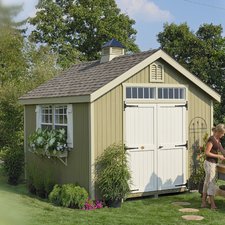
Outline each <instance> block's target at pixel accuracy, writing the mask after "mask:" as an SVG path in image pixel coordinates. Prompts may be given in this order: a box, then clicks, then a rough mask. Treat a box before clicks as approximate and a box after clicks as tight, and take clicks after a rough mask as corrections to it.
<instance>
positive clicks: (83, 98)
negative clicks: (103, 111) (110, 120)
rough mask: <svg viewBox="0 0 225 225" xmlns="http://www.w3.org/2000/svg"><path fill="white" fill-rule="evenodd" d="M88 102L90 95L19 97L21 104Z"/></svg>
mask: <svg viewBox="0 0 225 225" xmlns="http://www.w3.org/2000/svg"><path fill="white" fill-rule="evenodd" d="M82 102H87V103H88V102H90V95H79V96H61V97H42V98H27V99H25V98H20V99H19V103H20V104H21V105H40V104H63V103H65V104H68V103H82Z"/></svg>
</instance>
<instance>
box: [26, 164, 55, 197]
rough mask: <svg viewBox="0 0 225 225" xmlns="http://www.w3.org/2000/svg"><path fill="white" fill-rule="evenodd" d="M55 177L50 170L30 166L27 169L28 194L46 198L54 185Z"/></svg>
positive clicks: (34, 165)
mask: <svg viewBox="0 0 225 225" xmlns="http://www.w3.org/2000/svg"><path fill="white" fill-rule="evenodd" d="M55 183H56V182H55V177H54V175H53V172H52V171H51V169H50V168H48V169H45V168H41V167H40V166H39V165H36V164H32V165H29V166H28V168H27V185H28V189H29V191H30V193H32V194H35V195H37V196H39V197H41V198H47V197H48V195H49V193H50V192H51V191H52V189H53V187H54V185H55Z"/></svg>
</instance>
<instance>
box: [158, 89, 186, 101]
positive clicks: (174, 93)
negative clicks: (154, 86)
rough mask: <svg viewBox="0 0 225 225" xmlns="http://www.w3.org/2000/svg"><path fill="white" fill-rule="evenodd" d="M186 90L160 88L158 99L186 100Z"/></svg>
mask: <svg viewBox="0 0 225 225" xmlns="http://www.w3.org/2000/svg"><path fill="white" fill-rule="evenodd" d="M185 98H186V94H185V88H166V87H165V88H164V87H163V88H158V99H185Z"/></svg>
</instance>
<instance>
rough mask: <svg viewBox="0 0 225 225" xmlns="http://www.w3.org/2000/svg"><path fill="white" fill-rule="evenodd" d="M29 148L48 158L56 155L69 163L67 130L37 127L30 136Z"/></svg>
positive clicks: (65, 162)
mask: <svg viewBox="0 0 225 225" xmlns="http://www.w3.org/2000/svg"><path fill="white" fill-rule="evenodd" d="M28 144H29V150H30V151H31V152H33V153H35V154H37V155H42V156H45V157H47V158H52V157H56V158H58V159H59V160H60V161H61V162H63V163H64V164H65V165H67V157H68V151H69V150H70V149H69V147H68V146H67V143H66V131H65V130H64V129H59V130H42V129H37V131H35V132H34V133H32V134H31V135H30V136H29V140H28Z"/></svg>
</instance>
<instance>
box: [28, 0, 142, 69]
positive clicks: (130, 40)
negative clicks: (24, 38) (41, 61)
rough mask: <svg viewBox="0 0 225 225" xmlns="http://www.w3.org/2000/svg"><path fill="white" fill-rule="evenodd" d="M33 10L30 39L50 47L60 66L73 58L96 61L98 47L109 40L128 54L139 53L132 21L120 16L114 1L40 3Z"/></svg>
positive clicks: (51, 1)
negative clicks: (32, 29)
mask: <svg viewBox="0 0 225 225" xmlns="http://www.w3.org/2000/svg"><path fill="white" fill-rule="evenodd" d="M37 9H38V12H37V14H36V16H35V17H34V18H30V20H29V22H30V24H32V25H34V26H35V30H34V31H33V32H32V33H31V36H30V38H31V39H32V40H34V41H36V42H37V43H42V44H48V45H49V46H51V48H52V50H53V51H54V52H57V53H59V63H60V64H61V65H63V66H64V67H66V66H68V65H69V64H70V63H74V62H76V60H77V59H79V60H84V59H85V60H95V59H97V58H98V57H99V56H100V54H99V52H100V50H101V46H102V45H103V44H104V43H105V42H107V41H109V40H110V39H112V38H116V39H117V40H118V41H120V42H121V43H122V44H123V45H124V46H126V47H127V50H128V51H132V52H136V51H138V50H139V49H138V47H137V45H136V44H135V43H134V41H135V34H136V30H135V29H134V28H133V27H132V26H133V25H134V23H135V21H134V20H132V19H130V18H129V17H128V16H127V15H125V14H122V13H121V12H120V9H119V8H118V7H117V5H116V3H115V1H114V0H76V1H74V0H40V1H39V4H38V5H37Z"/></svg>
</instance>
